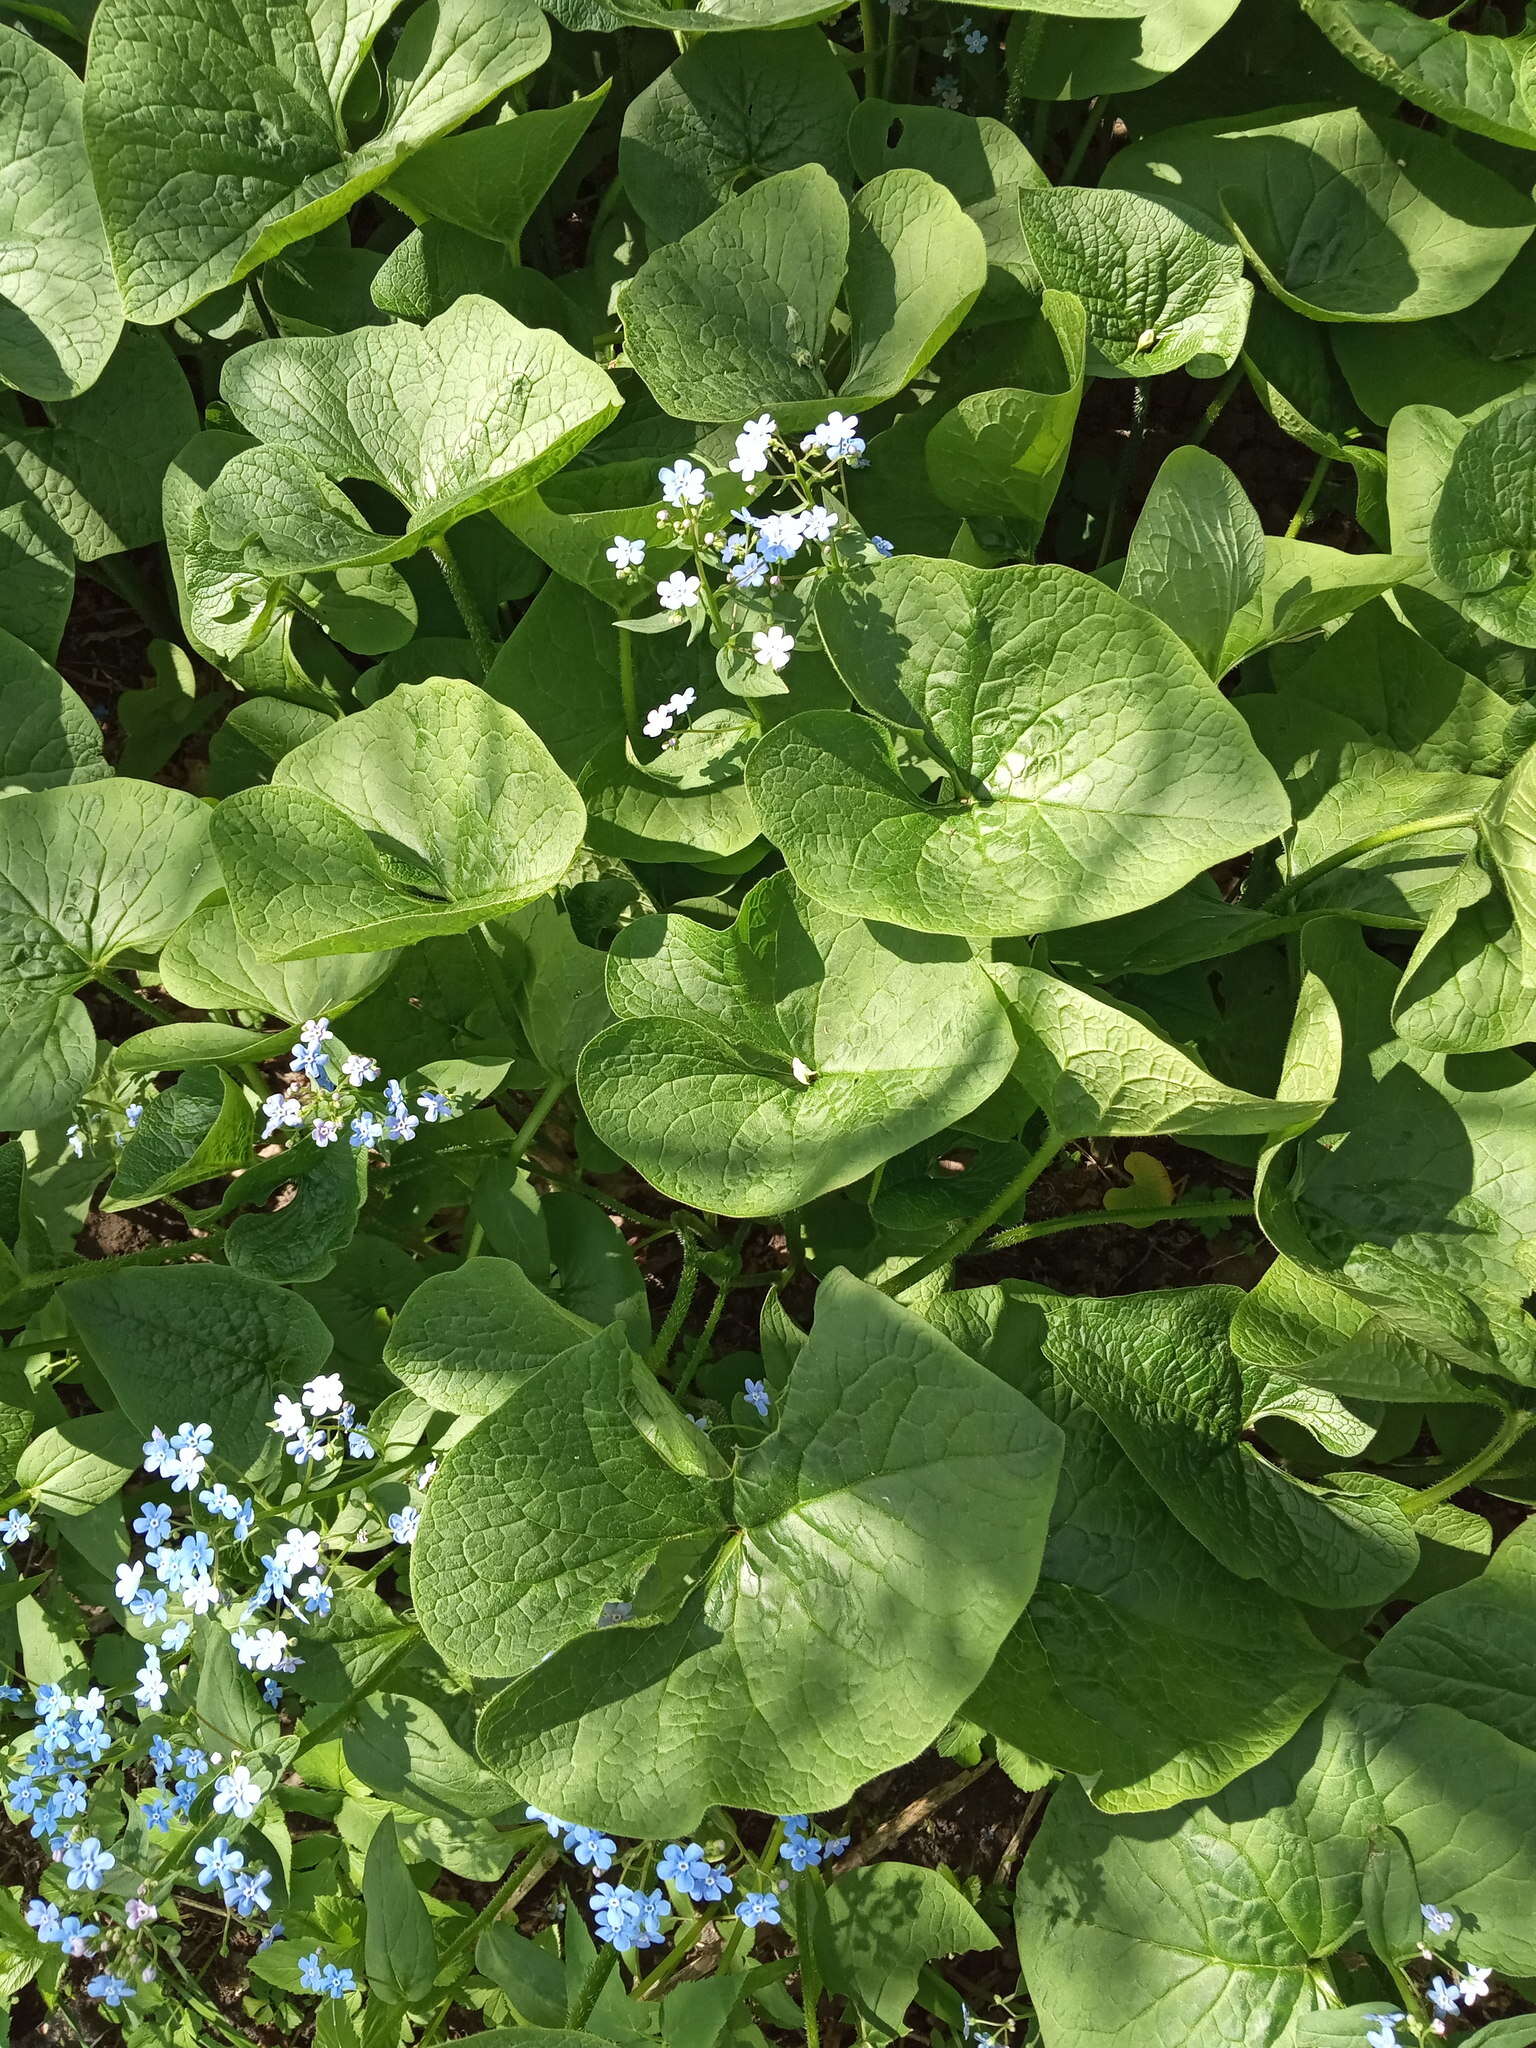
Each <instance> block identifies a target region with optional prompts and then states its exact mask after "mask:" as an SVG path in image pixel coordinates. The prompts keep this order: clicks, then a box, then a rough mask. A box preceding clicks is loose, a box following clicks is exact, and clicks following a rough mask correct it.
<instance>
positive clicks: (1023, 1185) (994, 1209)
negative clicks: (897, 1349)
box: [880, 1130, 1061, 1294]
mask: <svg viewBox="0 0 1536 2048" xmlns="http://www.w3.org/2000/svg"><path fill="white" fill-rule="evenodd" d="M1060 1150H1061V1140H1060V1138H1058V1137H1057V1135H1056V1133H1055V1131H1054V1130H1047V1132H1046V1134H1045V1137H1044V1138H1043V1140H1042V1141H1041V1143H1040V1144H1039V1145H1038V1146H1037V1147H1036V1149H1035V1150H1034V1151H1033V1152H1031V1153H1030V1155H1029V1158H1028V1159H1027V1160H1026V1161H1025V1162H1024V1164H1023V1166H1021V1167H1020V1168H1019V1171H1018V1172H1017V1173H1016V1174H1015V1175H1014V1177H1013V1179H1012V1180H1011V1181H1009V1183H1008V1185H1007V1187H1005V1188H1004V1189H1003V1191H1002V1193H1001V1194H1000V1195H998V1196H997V1197H996V1199H995V1200H993V1201H991V1202H988V1204H987V1206H986V1208H985V1209H983V1210H982V1211H981V1212H980V1214H979V1215H976V1216H972V1217H971V1218H970V1220H969V1221H968V1222H966V1223H962V1224H961V1226H960V1228H959V1229H958V1230H957V1231H955V1232H954V1233H953V1234H952V1235H951V1236H949V1237H947V1238H945V1240H944V1242H943V1243H942V1244H941V1245H939V1246H938V1247H937V1249H936V1250H934V1251H931V1252H926V1253H925V1254H924V1255H923V1257H922V1258H920V1259H917V1260H915V1261H914V1262H913V1264H911V1265H910V1266H907V1267H905V1268H903V1270H902V1271H901V1272H899V1273H898V1274H897V1275H896V1277H895V1278H894V1279H893V1280H882V1281H881V1283H880V1291H881V1293H882V1294H905V1293H906V1291H907V1289H908V1288H909V1287H915V1286H916V1285H917V1283H918V1281H919V1280H926V1279H927V1277H928V1275H929V1274H930V1273H936V1272H937V1271H938V1270H939V1268H940V1266H948V1265H950V1264H952V1263H953V1261H954V1260H956V1259H958V1258H959V1257H960V1256H961V1254H962V1253H963V1252H968V1251H969V1250H970V1248H971V1246H972V1245H973V1244H974V1243H975V1242H976V1240H977V1238H978V1237H980V1236H981V1235H982V1233H983V1231H987V1230H990V1229H991V1228H992V1226H993V1224H994V1223H996V1222H998V1221H999V1220H1000V1219H1001V1218H1002V1217H1004V1216H1006V1215H1007V1213H1008V1211H1009V1210H1010V1209H1014V1208H1017V1206H1018V1205H1019V1203H1020V1202H1022V1201H1023V1199H1024V1197H1025V1196H1026V1195H1027V1194H1028V1193H1029V1191H1030V1189H1031V1188H1032V1187H1033V1186H1034V1184H1035V1182H1036V1181H1037V1180H1038V1179H1039V1178H1040V1176H1041V1174H1042V1173H1044V1171H1045V1169H1046V1168H1047V1167H1048V1166H1049V1165H1050V1163H1051V1161H1052V1160H1053V1159H1054V1158H1055V1157H1056V1154H1057V1153H1058V1152H1059V1151H1060Z"/></svg>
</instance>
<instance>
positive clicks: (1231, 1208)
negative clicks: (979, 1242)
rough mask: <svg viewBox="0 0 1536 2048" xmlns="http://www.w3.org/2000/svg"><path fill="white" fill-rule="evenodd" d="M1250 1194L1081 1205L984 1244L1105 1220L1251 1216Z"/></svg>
mask: <svg viewBox="0 0 1536 2048" xmlns="http://www.w3.org/2000/svg"><path fill="white" fill-rule="evenodd" d="M1252 1214H1253V1202H1252V1199H1251V1198H1250V1197H1247V1196H1244V1195H1234V1196H1232V1198H1231V1199H1230V1201H1223V1202H1218V1201H1209V1202H1173V1203H1169V1204H1167V1205H1165V1206H1164V1207H1162V1208H1160V1209H1159V1208H1145V1209H1142V1208H1137V1209H1131V1208H1125V1209H1081V1210H1076V1211H1074V1213H1073V1214H1072V1215H1070V1216H1048V1217H1047V1218H1046V1219H1045V1221H1044V1222H1043V1223H1016V1224H1014V1226H1013V1228H1012V1229H1011V1230H1000V1231H998V1233H997V1235H996V1236H995V1237H989V1238H988V1239H987V1241H986V1243H985V1244H984V1245H983V1246H982V1250H983V1251H984V1252H1005V1251H1007V1250H1008V1249H1009V1248H1010V1246H1012V1245H1016V1244H1033V1242H1034V1241H1035V1239H1036V1238H1037V1237H1058V1236H1059V1235H1060V1234H1061V1232H1062V1231H1064V1230H1092V1229H1094V1228H1095V1227H1099V1226H1102V1225H1104V1224H1106V1223H1128V1224H1132V1225H1140V1224H1147V1223H1183V1222H1186V1221H1191V1220H1193V1219H1194V1218H1196V1217H1200V1216H1251V1215H1252Z"/></svg>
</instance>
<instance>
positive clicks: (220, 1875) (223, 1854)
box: [195, 1835, 245, 1891]
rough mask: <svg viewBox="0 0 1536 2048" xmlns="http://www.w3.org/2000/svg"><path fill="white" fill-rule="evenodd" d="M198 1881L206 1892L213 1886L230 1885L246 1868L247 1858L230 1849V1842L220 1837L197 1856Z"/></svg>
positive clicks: (200, 1850)
mask: <svg viewBox="0 0 1536 2048" xmlns="http://www.w3.org/2000/svg"><path fill="white" fill-rule="evenodd" d="M195 1860H196V1863H197V1881H198V1883H199V1884H200V1885H201V1886H202V1887H203V1889H204V1890H205V1891H206V1890H208V1888H209V1887H210V1886H211V1885H220V1886H224V1885H229V1884H232V1883H233V1882H234V1880H235V1879H236V1878H237V1877H238V1876H239V1875H240V1873H241V1871H242V1870H244V1868H245V1858H244V1856H243V1855H242V1854H241V1852H240V1851H239V1850H238V1849H234V1848H231V1847H230V1844H229V1840H228V1838H227V1837H226V1836H224V1835H219V1836H218V1837H217V1838H216V1839H215V1840H214V1841H212V1842H210V1843H209V1844H208V1846H207V1847H206V1848H205V1849H199V1850H198V1851H197V1855H196V1859H195Z"/></svg>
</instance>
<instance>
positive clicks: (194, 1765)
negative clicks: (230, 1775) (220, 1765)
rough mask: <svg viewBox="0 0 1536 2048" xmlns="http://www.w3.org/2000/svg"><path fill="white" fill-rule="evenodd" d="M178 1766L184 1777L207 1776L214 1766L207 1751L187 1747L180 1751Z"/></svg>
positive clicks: (177, 1758)
mask: <svg viewBox="0 0 1536 2048" xmlns="http://www.w3.org/2000/svg"><path fill="white" fill-rule="evenodd" d="M176 1768H177V1770H179V1771H180V1772H181V1775H182V1776H183V1777H184V1778H206V1777H207V1775H208V1773H209V1771H210V1770H212V1768H213V1766H212V1764H211V1763H210V1762H209V1761H208V1756H207V1753H206V1751H204V1750H201V1749H191V1748H187V1749H183V1750H181V1751H179V1752H178V1754H177V1757H176Z"/></svg>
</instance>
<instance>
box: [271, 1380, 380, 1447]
mask: <svg viewBox="0 0 1536 2048" xmlns="http://www.w3.org/2000/svg"><path fill="white" fill-rule="evenodd" d="M267 1427H268V1429H271V1430H275V1431H276V1433H277V1435H279V1436H280V1437H281V1438H282V1439H283V1448H284V1450H285V1451H287V1453H288V1455H289V1457H290V1458H292V1460H293V1462H294V1463H295V1465H297V1466H299V1467H300V1468H301V1469H302V1468H303V1467H304V1466H305V1465H317V1464H319V1463H320V1462H321V1461H322V1460H323V1459H326V1458H331V1457H341V1456H343V1455H345V1456H346V1457H349V1458H360V1459H368V1458H372V1457H374V1456H375V1455H376V1453H375V1451H374V1447H373V1440H372V1438H371V1437H370V1436H369V1434H368V1432H367V1430H365V1429H362V1428H360V1427H359V1425H358V1421H357V1410H356V1408H355V1407H354V1406H353V1404H352V1403H351V1402H350V1401H349V1400H348V1399H347V1398H346V1394H345V1391H344V1390H343V1387H342V1384H341V1375H340V1373H335V1372H325V1373H318V1374H317V1375H316V1376H315V1378H314V1379H312V1380H306V1381H305V1383H304V1385H303V1387H301V1388H300V1390H299V1397H298V1399H297V1400H294V1398H293V1397H292V1395H290V1394H279V1395H278V1397H277V1399H276V1400H275V1401H274V1402H273V1404H272V1420H271V1421H270V1422H269V1423H268V1424H267Z"/></svg>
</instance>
